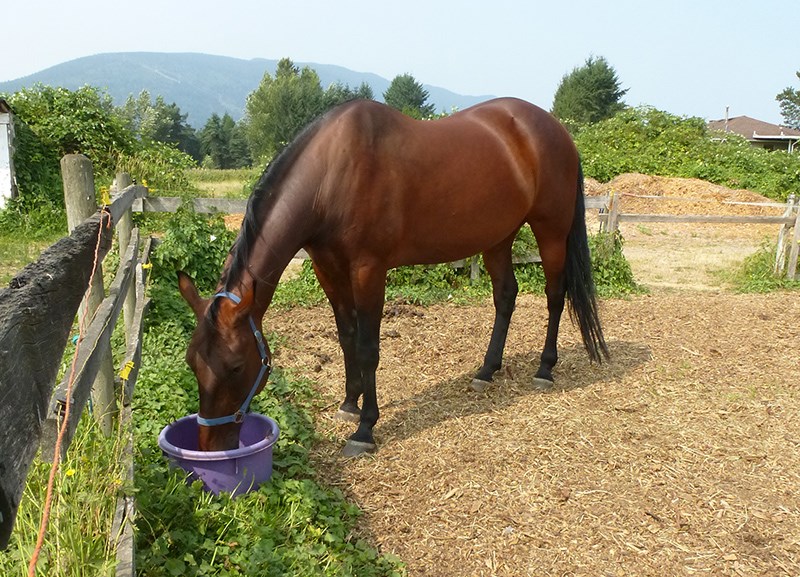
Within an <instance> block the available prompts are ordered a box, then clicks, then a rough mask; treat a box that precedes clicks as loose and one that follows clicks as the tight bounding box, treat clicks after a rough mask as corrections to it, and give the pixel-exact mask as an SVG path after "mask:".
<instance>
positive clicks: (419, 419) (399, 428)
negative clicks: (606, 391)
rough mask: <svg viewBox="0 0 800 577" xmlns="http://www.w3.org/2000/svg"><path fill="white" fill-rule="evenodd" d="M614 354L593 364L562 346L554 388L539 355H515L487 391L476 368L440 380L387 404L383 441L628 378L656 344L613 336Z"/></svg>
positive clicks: (380, 424)
mask: <svg viewBox="0 0 800 577" xmlns="http://www.w3.org/2000/svg"><path fill="white" fill-rule="evenodd" d="M608 348H609V352H610V353H611V359H610V360H609V361H606V362H604V363H602V364H589V362H588V361H587V358H586V351H585V350H584V349H583V347H581V346H580V345H574V346H571V347H565V348H563V349H560V350H559V362H558V365H557V366H556V370H555V371H554V376H555V381H556V382H555V384H554V385H553V387H552V388H550V389H548V390H541V389H538V388H536V387H535V386H534V384H533V377H534V375H535V373H536V370H537V369H538V366H539V364H538V357H537V358H532V357H531V356H530V355H522V354H520V355H512V356H510V357H506V359H505V360H504V367H503V369H501V370H500V371H499V372H498V373H497V374H496V375H495V378H494V382H493V383H492V384H491V385H490V386H489V387H488V388H487V389H486V390H485V391H484V392H480V393H478V392H475V391H473V390H472V389H471V388H470V383H471V382H472V378H473V375H474V373H473V372H465V373H462V374H460V375H458V376H457V377H454V378H451V379H448V380H444V381H439V382H437V383H435V384H433V385H431V386H429V387H428V388H426V389H425V390H424V391H422V392H420V393H419V394H417V395H414V396H412V397H408V398H405V399H401V400H397V401H392V402H390V403H387V404H385V405H384V406H383V407H382V409H384V410H385V412H384V414H386V419H385V420H383V419H382V420H381V421H379V422H378V425H377V427H376V429H375V433H376V436H377V437H379V443H380V444H385V443H386V442H391V441H393V440H403V439H408V438H411V437H414V436H416V435H418V434H419V433H421V432H423V431H425V430H427V429H431V428H435V427H436V426H438V425H440V424H442V423H444V422H446V421H448V420H450V419H454V418H464V417H470V416H475V415H482V414H487V413H491V412H498V411H502V410H504V409H509V408H510V407H512V406H513V405H515V404H517V403H518V402H519V401H520V400H521V399H522V398H525V397H528V396H531V395H548V394H553V393H564V392H569V391H572V390H575V389H581V388H585V387H590V386H595V385H598V384H600V383H604V382H611V381H615V380H618V379H620V378H622V377H623V376H624V375H625V374H626V373H628V372H630V371H631V370H633V369H635V368H637V367H639V366H641V365H643V364H644V363H645V362H647V361H648V360H650V358H651V350H650V347H648V346H647V345H644V344H642V343H641V342H626V341H610V342H608Z"/></svg>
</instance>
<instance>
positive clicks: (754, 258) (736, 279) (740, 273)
mask: <svg viewBox="0 0 800 577" xmlns="http://www.w3.org/2000/svg"><path fill="white" fill-rule="evenodd" d="M775 252H776V245H775V243H772V242H765V243H764V244H762V245H761V247H760V248H759V249H758V250H757V251H756V252H755V253H753V254H752V255H750V256H749V257H747V258H746V259H745V260H744V262H743V263H742V264H741V266H739V267H737V268H735V269H733V270H723V271H720V272H719V273H718V274H719V275H720V277H721V278H722V279H723V280H724V281H726V282H728V283H730V284H731V286H732V287H733V290H735V291H737V292H742V293H767V292H772V291H776V290H800V280H795V281H793V280H789V279H787V278H786V277H785V276H776V275H775V274H774V273H773V270H774V266H775Z"/></svg>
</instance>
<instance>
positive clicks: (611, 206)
mask: <svg viewBox="0 0 800 577" xmlns="http://www.w3.org/2000/svg"><path fill="white" fill-rule="evenodd" d="M602 198H604V199H606V201H607V203H608V206H607V208H605V209H601V214H600V222H601V230H605V231H615V230H617V229H618V228H619V223H620V222H665V223H696V224H701V223H716V224H776V225H780V229H779V233H778V242H777V249H776V254H775V266H774V272H775V274H776V275H781V276H783V275H784V274H785V275H786V278H788V279H790V280H798V278H799V276H798V271H797V265H798V249H799V248H800V199H798V198H797V197H796V196H795V195H794V194H791V195H789V198H788V200H787V201H786V203H785V204H783V203H775V202H766V203H751V202H732V203H726V204H739V205H749V206H757V207H771V208H783V209H784V212H783V215H781V216H766V215H749V216H746V215H718V214H681V215H677V214H628V213H621V212H620V201H619V195H616V194H611V195H609V196H606V197H602ZM646 198H654V199H663V200H677V199H667V198H666V197H659V196H654V197H646ZM680 200H694V199H680ZM792 231H793V232H792ZM790 237H791V238H790Z"/></svg>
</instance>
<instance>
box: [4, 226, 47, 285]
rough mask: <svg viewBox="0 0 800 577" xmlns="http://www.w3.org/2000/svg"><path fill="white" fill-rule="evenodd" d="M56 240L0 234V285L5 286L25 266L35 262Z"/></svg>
mask: <svg viewBox="0 0 800 577" xmlns="http://www.w3.org/2000/svg"><path fill="white" fill-rule="evenodd" d="M56 240H58V237H57V238H53V239H46V240H28V239H27V238H25V237H21V236H18V235H9V234H0V284H2V286H5V285H7V284H8V281H10V280H11V279H12V278H14V277H15V276H16V275H17V273H18V272H19V271H21V270H22V269H23V268H24V267H25V265H27V264H28V263H31V262H33V261H35V260H36V259H37V258H39V255H40V254H41V253H42V251H43V250H44V249H46V248H47V247H48V246H50V245H51V244H53V243H54V242H55V241H56Z"/></svg>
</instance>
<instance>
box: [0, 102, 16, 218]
mask: <svg viewBox="0 0 800 577" xmlns="http://www.w3.org/2000/svg"><path fill="white" fill-rule="evenodd" d="M13 139H14V125H13V124H12V122H11V115H10V114H8V113H7V112H0V209H2V208H5V207H6V203H7V202H8V200H9V199H10V198H11V197H12V196H13V194H14V191H15V189H16V186H15V183H14V173H13V170H12V158H11V153H12V151H11V146H12V144H13Z"/></svg>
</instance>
